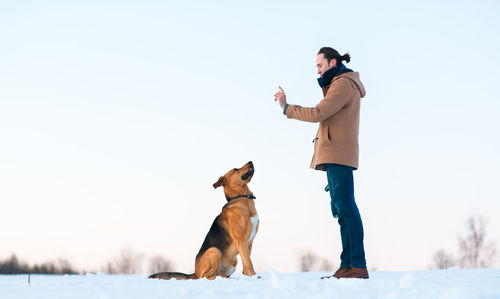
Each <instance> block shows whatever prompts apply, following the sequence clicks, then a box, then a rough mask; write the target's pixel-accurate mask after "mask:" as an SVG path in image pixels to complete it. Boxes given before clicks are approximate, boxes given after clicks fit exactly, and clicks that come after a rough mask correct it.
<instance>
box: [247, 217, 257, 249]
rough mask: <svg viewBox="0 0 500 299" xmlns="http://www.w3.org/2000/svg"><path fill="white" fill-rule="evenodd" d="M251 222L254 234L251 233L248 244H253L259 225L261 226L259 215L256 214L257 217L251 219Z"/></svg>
mask: <svg viewBox="0 0 500 299" xmlns="http://www.w3.org/2000/svg"><path fill="white" fill-rule="evenodd" d="M250 221H251V222H252V225H253V227H252V232H251V233H250V238H248V243H250V242H252V241H253V239H254V238H255V234H257V225H258V224H259V215H257V214H255V216H253V217H250Z"/></svg>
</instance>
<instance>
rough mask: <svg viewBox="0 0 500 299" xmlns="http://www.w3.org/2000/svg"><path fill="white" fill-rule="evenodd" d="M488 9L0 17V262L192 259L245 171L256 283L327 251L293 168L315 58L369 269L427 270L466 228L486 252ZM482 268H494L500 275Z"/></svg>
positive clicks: (80, 7)
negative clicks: (332, 56) (334, 86)
mask: <svg viewBox="0 0 500 299" xmlns="http://www.w3.org/2000/svg"><path fill="white" fill-rule="evenodd" d="M498 15H500V5H499V4H498V3H497V2H495V1H479V2H476V1H442V2H440V3H434V2H433V1H423V2H422V1H421V2H418V3H417V2H414V3H401V2H398V1H377V2H371V1H317V2H315V1H310V2H308V3H307V4H306V3H302V2H297V1H273V2H272V3H267V2H266V1H257V2H255V1H254V2H241V3H238V2H233V1H210V2H202V1H199V2H192V1H190V3H183V2H181V1H171V2H169V1H167V2H165V1H72V2H71V3H70V1H44V2H39V1H2V2H1V3H0V40H1V41H2V42H1V47H0V140H1V146H0V202H1V204H2V211H3V213H2V217H1V218H0V258H5V257H7V256H8V255H10V254H11V253H13V252H15V253H17V254H18V255H19V256H20V257H21V258H24V259H26V260H28V261H30V262H41V261H45V260H47V259H55V258H57V257H61V256H62V257H66V258H68V259H69V260H70V261H72V262H74V263H75V264H77V265H78V266H79V267H81V268H85V269H88V270H91V269H97V268H98V267H99V266H100V265H103V264H104V263H105V262H107V261H109V260H111V259H113V258H114V255H115V254H116V253H117V252H118V251H119V249H120V248H122V247H123V246H132V247H134V248H135V249H136V250H138V251H140V252H144V253H145V254H148V255H152V254H163V255H165V256H167V257H168V258H170V259H171V260H173V261H174V264H175V266H176V269H175V270H178V271H189V270H192V269H193V268H194V257H195V255H196V253H197V251H198V250H199V247H200V246H201V243H202V241H203V238H204V236H205V234H206V232H207V231H208V228H209V226H210V224H211V222H212V221H213V218H214V217H215V216H216V215H217V213H219V211H220V209H221V207H222V205H223V204H224V202H225V199H224V197H223V194H222V191H221V190H213V188H212V183H214V182H215V181H216V180H217V178H218V177H219V176H220V175H222V174H223V173H225V172H226V171H227V170H229V169H231V168H233V167H238V166H240V165H242V164H243V163H245V162H247V161H248V160H252V161H254V163H255V166H256V174H255V177H254V179H253V180H252V183H251V185H250V187H251V189H252V190H253V191H254V193H255V195H256V196H257V200H256V204H257V209H258V212H259V215H260V220H261V226H260V231H259V233H258V235H257V237H256V239H255V243H254V252H253V260H254V265H255V267H256V269H257V271H266V270H267V268H268V267H273V268H276V269H278V270H280V271H295V270H297V269H298V263H297V259H298V258H297V257H298V255H299V254H300V253H301V252H303V251H304V250H307V249H311V250H312V251H313V252H315V253H316V254H318V255H320V256H322V257H325V258H328V259H329V260H330V261H331V262H332V263H334V265H337V263H338V255H339V254H340V236H339V231H338V225H337V223H336V222H334V221H333V218H332V217H331V214H330V209H329V197H328V194H327V193H325V192H323V191H322V189H323V188H324V186H325V185H326V175H325V174H324V173H323V172H318V171H314V170H310V169H308V166H309V162H310V159H311V156H312V151H313V145H312V143H311V141H312V139H313V138H314V136H315V132H316V129H317V124H310V123H303V122H298V121H295V120H287V119H286V118H285V117H284V116H283V115H282V112H281V109H280V108H279V107H278V105H277V104H276V103H275V102H274V100H273V94H274V92H276V88H277V86H278V85H281V86H282V87H283V88H284V89H285V91H286V92H287V96H288V101H289V102H290V103H292V104H299V105H302V106H314V105H315V104H316V103H317V102H319V100H321V90H320V88H319V87H318V85H317V82H316V78H317V74H316V69H315V66H314V64H315V58H316V53H317V51H318V50H319V48H321V47H322V46H331V47H334V48H336V49H337V50H339V52H341V53H342V54H343V53H345V52H349V53H350V54H351V57H352V60H351V63H349V64H347V66H348V67H350V68H352V69H354V70H356V71H359V72H360V75H361V80H362V81H363V83H364V84H365V87H366V90H367V96H366V98H364V99H363V100H362V106H361V131H360V168H359V170H358V171H356V172H355V188H356V198H357V202H358V206H359V207H360V210H361V213H362V216H363V220H364V224H365V247H366V252H367V262H368V266H369V267H370V268H377V269H380V270H411V269H425V268H427V267H428V266H429V265H430V264H431V259H432V255H433V254H434V253H435V252H436V251H437V250H438V249H441V248H442V249H445V250H447V251H449V252H451V253H453V254H455V253H456V249H457V247H458V246H457V235H458V234H459V233H461V232H462V231H463V229H464V220H465V219H466V218H467V217H468V216H469V215H471V214H484V215H485V216H487V217H488V218H489V220H490V221H489V222H490V226H489V230H490V237H491V238H492V239H494V240H496V241H497V247H498V246H500V244H499V242H500V238H499V234H498V233H499V232H500V220H498V217H496V216H497V215H496V214H497V212H498V211H500V191H499V190H498V187H497V185H498V182H497V181H498V174H497V172H498V169H499V168H500V158H499V156H498V153H499V152H500V142H499V140H500V138H499V137H500V136H499V135H500V134H499V128H500V120H499V117H498V114H499V112H500V104H499V102H498V101H499V100H500V84H499V83H498V82H500V58H499V56H498V53H500V43H499V42H500V40H499V38H498V32H500V21H499V20H498ZM499 260H500V258H497V263H496V265H497V266H499V265H500V261H499Z"/></svg>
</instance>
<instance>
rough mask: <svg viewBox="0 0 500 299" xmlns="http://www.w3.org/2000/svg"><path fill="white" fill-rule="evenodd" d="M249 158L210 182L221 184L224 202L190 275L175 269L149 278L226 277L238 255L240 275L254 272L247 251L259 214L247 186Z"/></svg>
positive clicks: (250, 167)
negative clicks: (241, 264) (243, 163)
mask: <svg viewBox="0 0 500 299" xmlns="http://www.w3.org/2000/svg"><path fill="white" fill-rule="evenodd" d="M254 171H255V170H254V166H253V163H252V161H250V162H248V163H246V164H245V165H243V167H241V168H239V169H238V168H234V169H232V170H230V171H228V172H227V173H226V174H225V175H224V176H221V177H220V178H219V180H218V181H217V182H216V183H215V184H213V186H214V188H217V187H220V186H222V187H224V195H225V196H226V199H227V204H226V205H224V207H223V208H222V212H221V213H220V214H219V216H217V217H216V218H215V220H214V222H213V223H212V227H210V230H209V231H208V234H207V236H206V237H205V241H204V242H203V244H202V245H201V248H200V251H199V252H198V254H197V255H196V261H195V270H194V273H193V274H184V273H179V272H162V273H156V274H153V275H151V276H149V278H158V279H171V278H176V279H198V278H203V277H206V278H208V279H214V278H215V277H216V276H222V277H229V276H230V275H231V274H233V272H234V269H235V267H236V264H237V262H238V261H237V260H236V255H237V254H239V255H240V257H241V261H242V263H243V274H245V275H249V276H252V275H255V270H254V269H253V265H252V261H251V260H250V253H251V252H252V243H253V239H254V238H255V235H256V234H257V230H258V229H259V217H258V216H257V210H256V209H255V202H254V199H255V197H254V196H253V193H252V192H251V191H250V189H248V186H247V185H248V183H249V182H250V180H251V179H252V176H253V174H254Z"/></svg>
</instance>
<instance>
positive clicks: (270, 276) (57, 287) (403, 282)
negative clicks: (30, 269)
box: [0, 269, 500, 299]
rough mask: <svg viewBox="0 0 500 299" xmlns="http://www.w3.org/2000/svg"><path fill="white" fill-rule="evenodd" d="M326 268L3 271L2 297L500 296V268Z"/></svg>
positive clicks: (104, 298) (458, 297)
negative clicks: (336, 271)
mask: <svg viewBox="0 0 500 299" xmlns="http://www.w3.org/2000/svg"><path fill="white" fill-rule="evenodd" d="M327 274H329V273H326V272H302V273H279V272H277V271H276V270H273V269H269V271H268V272H264V273H258V275H260V276H261V277H262V278H260V279H259V278H257V277H247V276H243V275H241V274H234V275H233V276H231V278H229V279H225V278H217V279H215V280H212V281H210V280H207V279H201V280H190V281H177V280H170V281H165V280H152V279H147V276H146V275H105V274H97V275H95V274H88V275H31V279H30V280H31V281H30V283H29V284H28V275H0V298H2V299H14V298H19V299H21V298H22V299H29V298H37V299H49V298H50V299H54V298H96V299H114V298H120V299H124V298H259V299H263V298H405V299H406V298H442V299H448V298H449V299H452V298H453V299H460V298H467V299H473V298H481V299H483V298H500V269H478V270H461V269H449V270H447V271H446V270H429V271H410V272H385V271H372V272H370V279H367V280H359V279H340V280H337V279H333V278H332V279H323V280H322V279H320V277H321V276H324V275H327Z"/></svg>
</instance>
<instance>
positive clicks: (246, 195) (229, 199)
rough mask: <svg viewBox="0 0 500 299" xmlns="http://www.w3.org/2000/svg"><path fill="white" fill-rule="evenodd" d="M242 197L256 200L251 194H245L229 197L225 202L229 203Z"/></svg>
mask: <svg viewBox="0 0 500 299" xmlns="http://www.w3.org/2000/svg"><path fill="white" fill-rule="evenodd" d="M242 197H246V198H249V199H256V197H255V196H253V195H252V194H245V195H236V196H233V197H229V198H228V199H227V201H231V200H233V199H237V198H242Z"/></svg>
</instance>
